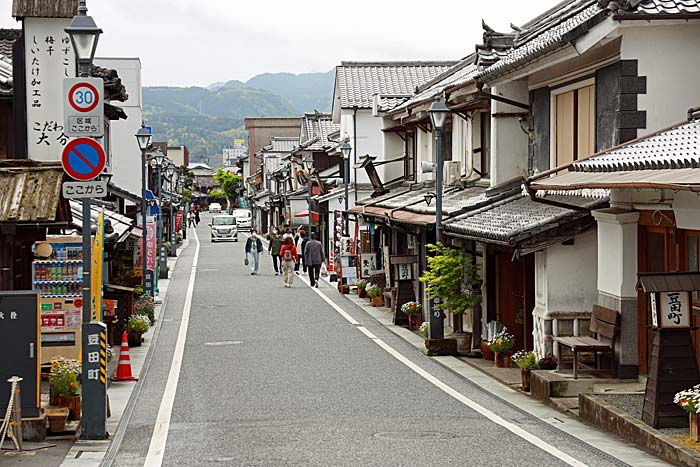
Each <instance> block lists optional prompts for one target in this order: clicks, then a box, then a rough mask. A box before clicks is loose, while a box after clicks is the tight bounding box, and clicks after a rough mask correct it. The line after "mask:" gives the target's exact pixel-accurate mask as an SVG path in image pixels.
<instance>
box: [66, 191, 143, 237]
mask: <svg viewBox="0 0 700 467" xmlns="http://www.w3.org/2000/svg"><path fill="white" fill-rule="evenodd" d="M70 208H71V211H72V213H73V225H74V226H75V227H76V229H77V230H81V229H82V227H83V204H82V203H81V202H79V201H71V202H70ZM101 210H102V208H100V207H96V206H90V211H91V212H90V219H91V221H92V223H93V224H94V223H95V222H97V216H98V215H99V213H100V211H101ZM104 219H105V220H109V223H110V225H111V226H112V229H114V233H113V234H112V235H114V234H116V236H117V242H123V241H124V240H126V239H127V238H128V237H129V236H130V235H131V236H133V237H135V238H141V237H142V235H143V234H142V230H141V228H140V227H137V226H136V225H134V221H132V220H131V219H130V218H128V217H126V216H123V215H121V214H119V213H116V212H114V211H110V210H109V209H105V210H104ZM106 236H107V235H106Z"/></svg>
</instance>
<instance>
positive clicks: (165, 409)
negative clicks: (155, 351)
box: [143, 229, 200, 467]
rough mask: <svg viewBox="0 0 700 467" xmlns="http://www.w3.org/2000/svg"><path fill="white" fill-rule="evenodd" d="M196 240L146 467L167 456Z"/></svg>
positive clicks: (190, 304) (196, 259)
mask: <svg viewBox="0 0 700 467" xmlns="http://www.w3.org/2000/svg"><path fill="white" fill-rule="evenodd" d="M192 233H193V235H194V239H195V241H196V242H197V248H196V249H195V252H194V259H193V260H192V270H191V272H190V281H189V284H188V285H187V295H185V307H184V309H183V310H182V321H181V322H180V330H179V332H178V335H177V343H176V344H175V352H174V353H173V362H172V364H171V365H170V373H168V381H167V383H165V392H164V393H163V399H162V400H161V402H160V408H159V409H158V418H156V425H155V427H154V429H153V436H151V444H150V445H149V446H148V454H146V460H145V461H144V463H143V465H144V466H145V467H153V466H160V465H162V464H163V455H164V454H165V444H166V442H167V441H168V431H169V430H170V417H171V416H172V413H173V404H174V403H175V393H176V392H177V383H178V381H179V380H180V368H181V367H182V355H183V353H184V351H185V341H186V340H187V328H188V326H189V322H190V309H191V308H192V293H193V292H194V280H195V276H196V274H197V261H198V259H199V246H200V243H199V238H198V237H197V231H196V230H194V229H192Z"/></svg>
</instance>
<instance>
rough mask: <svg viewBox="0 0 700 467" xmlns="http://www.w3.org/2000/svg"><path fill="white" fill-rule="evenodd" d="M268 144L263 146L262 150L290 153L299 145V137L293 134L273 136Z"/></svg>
mask: <svg viewBox="0 0 700 467" xmlns="http://www.w3.org/2000/svg"><path fill="white" fill-rule="evenodd" d="M270 143H271V144H270V145H269V146H265V147H264V148H263V152H275V153H290V152H292V151H294V148H296V147H297V146H299V138H296V137H294V136H273V137H272V138H270Z"/></svg>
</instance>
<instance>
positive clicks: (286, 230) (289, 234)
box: [282, 226, 294, 239]
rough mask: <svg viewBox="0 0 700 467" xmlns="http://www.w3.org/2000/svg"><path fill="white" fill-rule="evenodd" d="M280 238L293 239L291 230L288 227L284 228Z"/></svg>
mask: <svg viewBox="0 0 700 467" xmlns="http://www.w3.org/2000/svg"><path fill="white" fill-rule="evenodd" d="M282 238H283V239H284V238H292V239H293V238H294V234H293V233H292V229H290V228H289V226H287V227H285V228H284V235H282Z"/></svg>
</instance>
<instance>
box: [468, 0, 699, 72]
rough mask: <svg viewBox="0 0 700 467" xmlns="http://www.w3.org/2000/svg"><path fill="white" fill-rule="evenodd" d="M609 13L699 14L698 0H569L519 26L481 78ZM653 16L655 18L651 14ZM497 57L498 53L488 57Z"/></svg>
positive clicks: (556, 44) (560, 42) (556, 45)
mask: <svg viewBox="0 0 700 467" xmlns="http://www.w3.org/2000/svg"><path fill="white" fill-rule="evenodd" d="M610 14H613V15H620V16H623V17H629V16H635V15H639V16H643V17H644V18H646V19H649V17H653V16H655V15H658V16H659V17H662V18H666V17H667V16H668V15H687V14H692V15H700V1H699V0H641V1H640V0H617V1H611V0H568V1H565V2H563V3H561V4H559V5H557V6H555V7H554V8H552V9H550V10H548V11H546V12H545V13H543V14H542V15H540V16H538V17H537V18H535V19H533V20H532V21H530V22H528V23H526V24H525V25H523V26H522V28H517V29H516V33H517V34H516V38H515V42H514V44H513V48H512V49H511V50H510V51H508V53H507V54H506V55H505V56H502V57H498V58H500V59H499V60H498V61H496V62H495V63H494V64H492V65H491V66H489V67H488V68H486V69H484V70H482V71H480V72H479V73H478V75H477V77H476V79H477V80H478V81H481V82H486V81H487V80H490V79H494V78H497V77H499V76H501V75H503V74H505V73H507V72H509V71H512V70H514V69H518V68H520V67H523V66H525V65H527V64H528V63H530V62H532V61H533V60H536V59H537V58H539V57H541V56H543V55H545V54H548V53H551V52H554V51H556V50H558V49H560V48H562V47H564V46H566V45H567V44H569V43H570V42H571V41H572V40H573V39H575V38H577V37H579V36H580V35H582V34H584V33H585V32H587V31H588V30H589V29H590V28H591V27H593V26H594V25H596V24H598V23H599V22H600V21H602V20H603V19H605V18H606V17H607V16H609V15H610ZM651 19H653V18H651ZM488 58H489V59H496V58H497V57H488Z"/></svg>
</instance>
